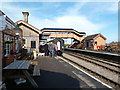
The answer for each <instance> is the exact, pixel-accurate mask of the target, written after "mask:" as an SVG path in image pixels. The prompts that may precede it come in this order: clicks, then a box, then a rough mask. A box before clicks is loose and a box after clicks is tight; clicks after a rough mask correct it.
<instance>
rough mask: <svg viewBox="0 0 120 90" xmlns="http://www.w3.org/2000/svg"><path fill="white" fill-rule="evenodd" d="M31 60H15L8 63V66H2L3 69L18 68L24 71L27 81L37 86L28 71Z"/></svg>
mask: <svg viewBox="0 0 120 90" xmlns="http://www.w3.org/2000/svg"><path fill="white" fill-rule="evenodd" d="M30 63H31V61H30V60H27V61H26V60H16V61H14V62H12V63H11V64H9V65H8V66H6V67H4V68H3V70H17V71H18V70H19V71H22V72H23V73H24V75H25V76H26V78H27V79H28V80H29V82H30V83H31V84H32V85H33V87H34V88H38V85H37V83H36V82H35V81H34V79H33V78H32V77H31V76H30V74H29V72H28V71H27V70H29V66H30Z"/></svg>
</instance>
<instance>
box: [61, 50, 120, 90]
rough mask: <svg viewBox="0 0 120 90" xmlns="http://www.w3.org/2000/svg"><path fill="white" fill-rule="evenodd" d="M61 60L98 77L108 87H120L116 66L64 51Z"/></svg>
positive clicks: (119, 72)
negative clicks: (65, 60)
mask: <svg viewBox="0 0 120 90" xmlns="http://www.w3.org/2000/svg"><path fill="white" fill-rule="evenodd" d="M66 55H68V57H69V58H68V57H66ZM63 58H65V59H67V60H69V61H70V62H72V63H74V64H76V65H77V66H80V67H82V68H83V69H85V70H86V71H89V72H90V73H92V74H94V75H95V76H99V78H101V79H102V80H104V81H105V82H106V83H107V84H109V85H110V86H112V87H115V88H116V87H120V82H119V81H118V79H119V76H120V71H119V70H120V67H119V66H118V65H116V64H111V63H109V62H105V61H102V60H98V59H95V58H92V57H88V56H83V55H80V54H78V53H73V52H68V51H65V55H63Z"/></svg>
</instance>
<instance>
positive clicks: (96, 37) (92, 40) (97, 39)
mask: <svg viewBox="0 0 120 90" xmlns="http://www.w3.org/2000/svg"><path fill="white" fill-rule="evenodd" d="M105 45H106V38H105V37H104V36H103V35H102V34H101V33H98V34H93V35H89V36H87V37H85V38H84V39H83V40H82V47H83V49H89V50H99V49H101V48H102V47H103V46H105Z"/></svg>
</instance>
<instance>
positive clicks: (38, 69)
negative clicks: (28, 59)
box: [33, 65, 40, 76]
mask: <svg viewBox="0 0 120 90" xmlns="http://www.w3.org/2000/svg"><path fill="white" fill-rule="evenodd" d="M33 76H40V68H39V65H35V66H34V70H33Z"/></svg>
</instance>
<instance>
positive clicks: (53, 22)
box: [3, 2, 104, 35]
mask: <svg viewBox="0 0 120 90" xmlns="http://www.w3.org/2000/svg"><path fill="white" fill-rule="evenodd" d="M86 3H87V2H81V3H75V4H74V5H73V6H70V7H68V8H65V11H64V12H63V14H62V15H61V16H54V17H52V19H48V18H39V17H35V16H32V12H33V11H36V10H38V9H40V8H45V6H46V5H45V3H44V4H43V5H42V6H41V7H40V8H39V7H32V8H29V7H28V8H25V7H20V6H16V5H15V4H10V3H4V7H3V10H5V11H6V12H7V13H6V14H7V15H9V16H10V17H11V18H12V19H14V21H18V20H20V19H22V18H23V16H22V13H21V12H22V11H29V12H30V13H31V16H29V20H28V21H29V23H30V24H31V25H33V26H35V27H37V28H39V29H42V28H45V27H52V28H73V29H75V30H77V31H79V32H86V33H87V35H89V34H93V33H95V32H98V31H99V30H100V29H101V28H103V27H104V24H99V23H93V22H92V21H90V20H88V19H87V16H84V15H81V14H80V13H79V12H80V9H81V8H82V7H83V6H84V5H85V4H86ZM53 5H54V4H53ZM58 7H60V6H59V4H58ZM39 12H40V11H39ZM45 15H46V14H45Z"/></svg>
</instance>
